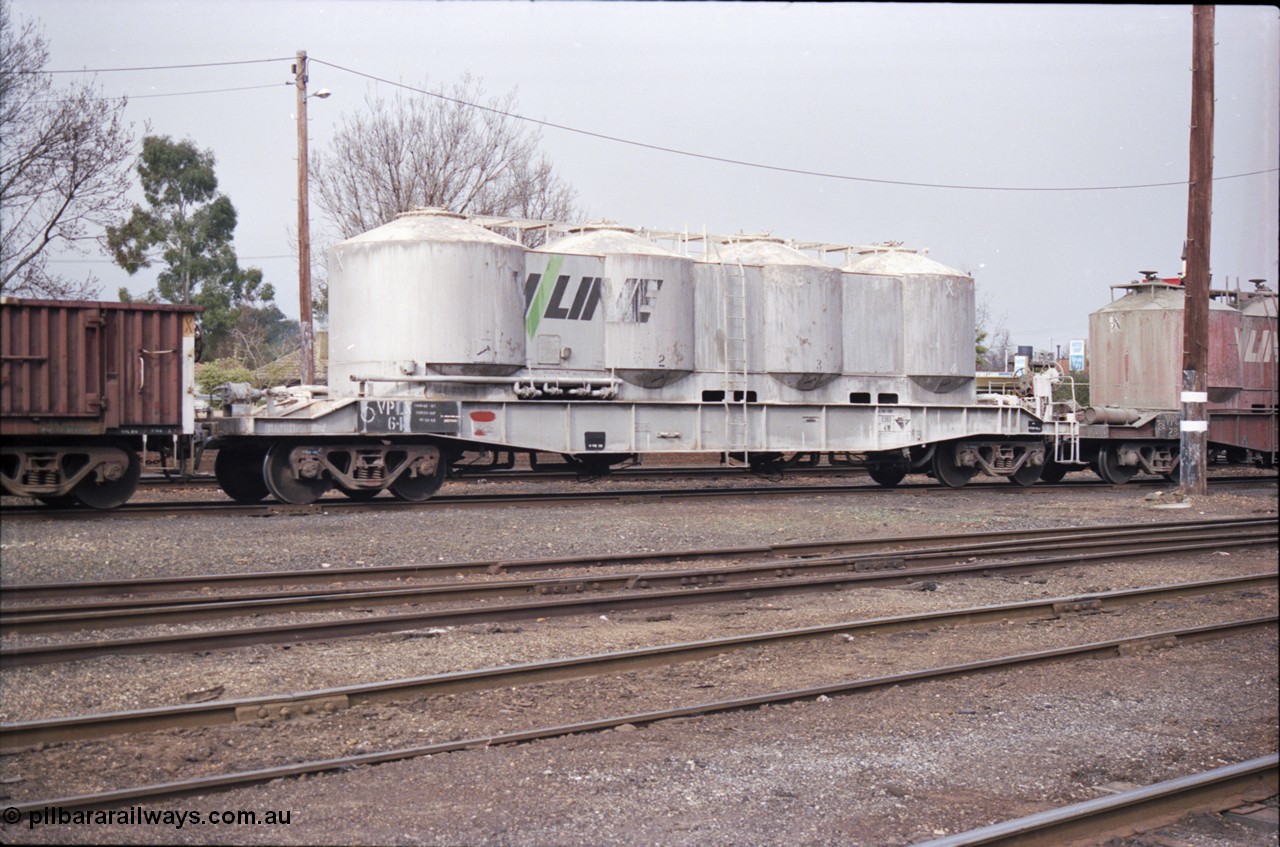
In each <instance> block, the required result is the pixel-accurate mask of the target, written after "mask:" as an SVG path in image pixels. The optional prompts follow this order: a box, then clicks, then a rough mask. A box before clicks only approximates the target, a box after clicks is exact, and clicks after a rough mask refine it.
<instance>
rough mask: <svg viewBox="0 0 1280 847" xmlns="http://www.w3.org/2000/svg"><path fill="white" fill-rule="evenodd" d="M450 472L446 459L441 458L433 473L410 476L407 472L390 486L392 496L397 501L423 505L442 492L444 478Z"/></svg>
mask: <svg viewBox="0 0 1280 847" xmlns="http://www.w3.org/2000/svg"><path fill="white" fill-rule="evenodd" d="M448 470H449V466H448V465H447V464H445V460H444V457H443V456H441V457H440V459H439V461H437V462H436V469H435V471H434V472H433V473H430V474H418V475H417V476H410V475H409V473H408V472H407V471H406V472H405V473H402V474H400V476H398V477H396V479H395V482H392V483H391V486H390V488H391V494H392V496H394V497H395V498H396V499H397V500H408V501H410V502H413V503H421V502H422V501H423V500H426V499H427V498H428V497H430V496H431V495H432V494H435V493H436V492H437V491H439V490H440V486H442V485H444V476H445V473H446V472H447V471H448Z"/></svg>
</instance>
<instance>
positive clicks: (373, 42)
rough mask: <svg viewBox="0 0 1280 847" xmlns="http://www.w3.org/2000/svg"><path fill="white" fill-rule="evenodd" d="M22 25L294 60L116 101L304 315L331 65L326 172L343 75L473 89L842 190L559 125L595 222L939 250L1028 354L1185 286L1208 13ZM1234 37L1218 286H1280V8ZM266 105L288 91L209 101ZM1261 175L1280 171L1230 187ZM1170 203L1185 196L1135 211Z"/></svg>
mask: <svg viewBox="0 0 1280 847" xmlns="http://www.w3.org/2000/svg"><path fill="white" fill-rule="evenodd" d="M13 11H14V13H15V17H17V18H19V19H25V18H29V17H35V18H38V19H39V20H40V21H41V23H42V24H43V28H44V32H45V35H46V36H47V38H48V39H49V42H50V47H51V52H52V58H51V62H50V65H49V68H50V69H51V70H66V69H109V68H156V67H157V66H166V65H189V64H199V63H222V62H248V61H252V60H259V59H276V60H278V61H275V62H267V63H254V64H236V65H222V66H216V67H206V68H190V69H168V70H163V69H162V70H138V71H119V72H105V71H104V72H100V73H97V74H96V80H97V82H98V84H99V85H100V86H101V87H102V89H103V90H104V91H105V92H106V93H108V94H112V95H117V94H127V95H129V97H130V102H129V106H128V112H127V114H128V117H129V119H130V120H132V121H134V122H135V124H136V125H137V127H138V128H139V130H141V128H142V126H143V124H144V122H149V123H150V126H151V131H152V132H154V133H156V134H163V135H169V136H172V137H174V138H177V139H185V138H189V139H192V140H193V141H194V142H195V143H196V144H197V145H198V146H200V147H201V148H206V149H210V150H212V151H213V153H214V155H215V156H216V157H217V174H218V178H219V181H220V187H221V189H222V190H223V191H224V192H225V193H226V194H227V195H228V196H229V197H230V198H231V199H232V201H233V202H234V204H235V206H236V208H237V210H238V211H239V215H240V218H239V220H240V224H239V228H238V230H237V235H236V245H237V249H238V252H239V254H240V255H241V256H242V257H244V258H243V260H242V264H245V265H253V266H258V267H261V268H263V270H264V271H265V273H266V278H267V280H268V281H269V282H271V283H273V284H274V285H275V287H276V290H277V292H278V294H277V300H278V301H279V303H280V306H281V308H282V309H284V311H285V312H286V313H288V314H290V315H291V316H295V317H296V315H297V313H298V311H297V293H296V292H297V270H296V264H295V261H296V260H295V259H294V258H293V256H294V253H295V240H294V239H295V229H296V199H297V198H296V176H295V157H296V124H295V118H294V95H293V90H292V88H291V87H290V85H289V84H288V83H290V82H291V75H290V65H291V63H292V57H293V56H294V54H295V53H296V52H297V51H298V50H306V51H307V52H308V55H309V56H310V58H311V59H312V60H313V65H312V69H311V90H312V91H315V90H317V89H319V88H328V89H330V90H331V91H332V92H333V94H334V96H333V97H332V98H330V99H328V100H323V101H319V100H313V101H312V103H311V105H310V108H309V113H310V129H311V143H312V149H313V150H317V149H323V148H324V147H325V145H326V143H327V141H328V139H329V137H330V133H331V127H332V126H333V123H334V121H335V119H336V118H337V117H338V116H339V115H340V114H341V113H343V112H344V111H353V110H358V109H360V108H361V107H362V104H363V102H364V98H365V95H366V93H367V91H368V90H369V86H370V85H371V83H369V82H368V80H367V79H365V78H362V77H360V76H357V75H354V74H351V73H348V72H347V71H345V70H341V69H339V68H348V69H352V70H355V71H358V72H360V73H362V74H369V75H372V76H376V77H381V78H383V79H388V80H395V81H400V82H404V83H408V84H411V85H415V86H419V87H423V83H424V82H425V83H426V86H425V87H429V88H433V89H434V88H435V87H436V86H437V85H440V84H445V85H451V84H452V83H453V82H454V81H456V80H457V79H459V78H460V77H461V76H462V75H463V74H465V73H468V72H469V73H471V74H472V75H474V76H477V77H479V78H480V79H481V80H482V81H483V84H484V86H485V88H486V89H487V91H488V92H490V93H491V94H501V93H505V92H507V91H509V90H511V89H513V88H515V89H517V97H518V103H519V106H518V110H519V112H520V113H521V114H522V115H525V116H527V117H530V118H534V119H538V120H543V121H548V122H551V123H556V124H562V125H566V126H570V127H574V128H577V129H582V130H587V131H590V132H594V133H600V134H605V135H610V136H616V137H619V138H624V139H629V140H632V141H636V142H642V143H646V144H652V145H658V146H663V147H671V148H677V149H679V150H684V151H690V152H694V153H699V154H703V155H705V156H715V157H723V158H728V159H737V160H742V161H747V162H753V163H759V164H765V165H771V166H775V167H778V168H788V169H794V170H801V171H813V172H819V173H823V174H828V175H837V176H808V175H802V174H796V173H783V172H779V171H773V170H766V169H759V168H751V167H745V166H742V165H733V164H725V163H718V162H713V161H708V160H706V159H700V158H693V157H688V156H681V155H675V154H672V153H663V152H658V151H654V150H649V149H644V148H642V147H639V146H633V145H627V144H622V143H618V142H611V141H605V140H601V139H599V138H593V137H590V136H587V135H583V134H579V133H573V132H567V131H564V130H560V129H551V128H547V129H543V130H542V135H543V147H544V150H545V152H546V153H547V155H548V156H549V157H550V158H551V159H552V161H553V162H554V163H555V164H556V166H557V168H558V169H559V172H560V174H561V176H562V177H563V178H564V179H565V180H567V181H568V182H569V183H571V184H572V185H573V186H574V187H575V188H576V189H577V192H578V202H579V205H580V206H581V207H582V208H584V209H585V210H586V211H587V212H588V213H589V214H590V216H592V217H594V218H608V219H612V220H617V221H620V222H623V223H626V224H629V225H633V226H647V227H654V228H671V229H679V228H684V227H688V228H690V229H691V230H699V231H700V230H702V229H704V228H705V229H707V230H708V231H711V232H739V231H749V232H750V231H770V232H772V233H773V234H775V235H777V236H781V237H786V238H796V239H801V240H814V241H834V242H843V243H867V242H873V241H884V240H899V241H903V242H905V243H906V244H907V245H909V246H913V247H919V248H928V249H929V255H930V256H931V257H932V258H934V259H936V260H938V261H940V262H943V263H944V264H948V265H951V266H953V267H957V268H961V269H964V270H967V271H969V272H970V273H972V274H973V275H974V277H975V279H976V280H977V286H978V294H979V298H980V300H982V299H985V300H988V301H989V303H990V307H991V311H992V314H993V316H994V317H995V318H997V319H1003V322H1004V323H1005V324H1006V325H1007V327H1008V328H1009V330H1010V331H1011V333H1012V335H1013V338H1014V341H1015V343H1024V344H1035V345H1037V346H1038V347H1041V348H1046V349H1051V347H1050V345H1051V344H1053V345H1062V347H1063V348H1064V350H1065V347H1066V342H1067V341H1068V340H1069V339H1071V338H1083V337H1085V333H1086V331H1087V326H1088V317H1087V316H1088V314H1089V312H1091V311H1093V310H1095V309H1097V308H1099V307H1100V306H1102V305H1104V304H1106V303H1107V302H1109V300H1110V297H1111V294H1110V291H1109V288H1108V286H1110V285H1112V284H1117V283H1123V282H1126V281H1129V280H1131V279H1133V278H1135V277H1136V276H1137V275H1138V271H1139V270H1140V269H1153V270H1158V271H1160V272H1161V273H1162V274H1163V275H1167V276H1171V275H1173V274H1175V273H1176V272H1177V271H1178V270H1179V268H1180V253H1181V249H1182V243H1183V239H1184V237H1185V234H1186V204H1187V189H1186V186H1185V181H1186V179H1187V171H1188V144H1189V123H1190V108H1191V70H1190V69H1191V7H1190V6H1105V5H1102V6H1090V5H1063V6H1054V5H1026V6H1021V5H983V4H972V5H967V4H893V3H884V4H881V3H866V4H864V3H848V4H836V3H833V4H805V3H800V4H770V3H747V4H738V3H696V4H695V3H663V2H655V3H622V2H618V3H604V2H582V3H542V2H536V3H529V2H511V3H505V2H491V3H479V2H460V3H432V2H409V0H404V2H354V0H335V2H301V0H251V2H236V1H234V0H232V2H227V0H218V2H214V0H203V1H202V0H186V2H178V0H13ZM1216 41H1217V52H1216V101H1217V102H1216V125H1215V128H1216V133H1215V136H1216V141H1215V162H1214V175H1215V177H1216V178H1217V179H1216V182H1215V185H1214V190H1213V210H1214V214H1213V237H1212V270H1213V274H1214V282H1215V285H1221V284H1223V283H1224V281H1225V280H1227V279H1229V280H1230V281H1231V283H1232V285H1233V286H1234V282H1235V280H1236V278H1237V277H1238V278H1239V279H1240V280H1242V284H1243V285H1245V286H1246V287H1247V286H1248V283H1247V280H1248V279H1249V278H1251V277H1264V278H1266V279H1268V280H1270V283H1271V286H1272V287H1273V288H1275V287H1276V281H1277V277H1278V276H1280V268H1278V263H1277V242H1278V240H1280V239H1278V233H1277V217H1278V212H1277V210H1278V208H1280V189H1278V186H1280V175H1278V174H1277V172H1276V169H1277V168H1280V11H1278V10H1277V9H1276V8H1275V7H1273V6H1219V7H1218V8H1217V26H1216ZM321 62H323V63H328V64H321ZM329 65H336V66H339V68H335V67H330V66H329ZM60 78H64V77H62V76H61V75H60ZM251 86H265V87H262V88H250V89H249V90H240V91H222V92H218V93H192V92H207V91H210V90H212V89H228V88H248V87H251ZM381 93H384V94H386V95H388V96H390V95H391V94H393V93H394V91H393V90H392V89H391V88H390V87H388V86H382V92H381ZM1257 171H1268V172H1267V173H1265V174H1261V175H1253V176H1239V177H1235V178H1228V177H1233V176H1234V175H1237V174H1247V173H1252V172H1257ZM837 177H848V178H837ZM877 180H879V181H884V182H877ZM893 182H896V183H917V184H920V185H902V184H889V183H893ZM1153 183H1174V185H1171V186H1164V187H1149V188H1126V186H1136V185H1150V184H1153ZM925 184H927V185H925ZM930 186H964V187H930ZM1002 189H1003V190H1002ZM1013 189H1019V190H1013ZM1022 189H1090V190H1022ZM312 208H313V213H316V214H318V211H317V210H316V209H315V203H314V198H313V203H312ZM322 223H323V222H322V221H319V220H317V221H315V223H313V228H315V229H316V230H317V232H319V230H320V227H321V225H322ZM322 246H323V241H322V239H321V238H319V237H317V247H322ZM90 258H92V257H90ZM57 268H58V269H59V270H61V271H64V272H67V273H70V274H79V273H80V272H82V271H87V270H88V269H90V268H92V269H93V270H94V271H95V272H96V273H97V275H98V276H99V278H100V279H101V281H102V283H103V293H104V295H106V296H107V297H108V298H113V297H114V292H115V290H116V288H117V287H118V286H120V285H123V284H128V285H129V286H130V288H131V289H133V290H136V291H142V290H145V289H146V288H148V287H150V284H151V282H150V280H148V279H145V278H137V279H134V280H129V279H128V277H127V276H126V275H125V274H124V272H123V271H120V270H119V269H116V268H114V267H113V266H112V265H111V264H110V263H109V262H107V261H105V260H104V261H102V262H101V263H100V264H94V265H86V264H62V265H58V266H57Z"/></svg>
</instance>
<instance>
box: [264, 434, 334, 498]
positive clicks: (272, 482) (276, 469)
mask: <svg viewBox="0 0 1280 847" xmlns="http://www.w3.org/2000/svg"><path fill="white" fill-rule="evenodd" d="M306 449H307V448H306V447H305V446H303V445H300V444H294V443H290V442H288V441H282V442H280V443H278V444H276V445H275V446H273V447H272V448H271V449H270V450H268V451H267V457H266V458H265V459H264V460H263V462H262V475H263V477H264V478H265V479H266V482H267V488H268V489H270V490H271V493H272V494H274V495H275V497H276V499H277V500H279V501H281V502H283V503H292V504H294V505H295V506H305V505H307V504H308V503H314V502H316V501H317V500H319V499H320V498H321V497H322V496H324V493H325V492H326V491H328V490H329V488H330V487H331V486H332V484H333V483H332V482H331V481H330V480H328V479H325V478H323V477H321V476H319V475H317V476H314V477H306V476H297V477H295V476H294V474H293V467H292V464H293V463H292V461H291V458H290V457H291V456H292V455H293V453H294V451H295V450H302V451H304V456H305V451H306ZM317 470H318V468H317Z"/></svg>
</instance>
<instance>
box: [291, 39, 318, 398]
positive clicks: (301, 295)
mask: <svg viewBox="0 0 1280 847" xmlns="http://www.w3.org/2000/svg"><path fill="white" fill-rule="evenodd" d="M293 73H294V87H295V88H297V90H298V110H297V111H298V313H299V314H298V322H299V323H300V324H302V384H303V385H314V384H315V355H314V352H313V347H314V340H315V339H314V337H313V330H312V326H311V212H310V208H309V204H308V198H307V51H305V50H299V51H298V58H297V62H296V63H295V64H294V66H293Z"/></svg>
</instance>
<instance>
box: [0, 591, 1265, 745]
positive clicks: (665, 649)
mask: <svg viewBox="0 0 1280 847" xmlns="http://www.w3.org/2000/svg"><path fill="white" fill-rule="evenodd" d="M1276 584H1277V574H1276V573H1275V572H1274V571H1273V572H1269V573H1259V574H1248V575H1243V576H1234V577H1225V578H1218V579H1209V580H1200V581H1197V582H1190V583H1181V584H1175V585H1163V586H1154V587H1147V588H1138V589H1126V590H1117V591H1108V592H1102V593H1097V594H1091V595H1088V596H1074V597H1055V598H1048V599H1040V600H1033V601H1027V602H1019V603H1002V604H997V605H990V606H978V607H969V608H963V609H954V610H946V611H938V612H928V613H921V614H910V615H896V616H892V617H884V618H876V619H871V620H860V621H847V622H843V623H837V624H828V625H822V626H810V627H803V628H797V629H790V630H779V631H770V632H759V633H753V634H749V635H741V636H733V637H724V638H715V639H708V640H703V641H697V642H687V643H681V644H671V645H665V646H660V647H647V648H639V649H635V650H626V651H620V652H614V653H605V654H599V655H594V656H580V657H575V658H571V659H558V660H553V661H546V662H533V663H526V664H521V665H513V666H507V667H499V668H488V669H482V670H475V671H463V672H455V673H442V674H433V675H430V676H423V677H417V678H412V679H398V680H391V681H387V682H381V683H368V684H361V685H349V686H342V687H335V688H327V689H319V690H311V691H303V692H296V693H292V694H287V695H279V694H277V695H271V696H266V697H257V698H249V699H238V700H227V701H216V702H210V703H196V704H184V705H180V706H171V707H168V708H158V709H143V710H135V711H126V712H115V713H108V714H95V715H83V716H76V717H71V718H65V719H54V720H37V721H24V722H19V723H8V724H2V725H0V747H2V748H3V749H6V750H12V749H15V748H21V747H28V746H32V745H37V744H52V743H58V742H62V741H72V740H84V739H91V738H100V737H104V736H107V735H116V734H121V733H128V732H154V731H159V730H162V729H175V728H192V727H199V726H217V725H225V724H234V723H238V722H243V721H246V720H250V721H251V720H261V719H278V718H284V719H287V718H289V717H292V716H301V715H305V714H323V713H332V712H334V711H337V710H339V709H345V708H349V707H352V706H356V705H360V704H364V703H374V702H382V701H387V700H402V699H407V698H412V697H423V696H443V695H447V694H455V693H461V692H467V691H478V690H492V689H501V688H506V687H509V686H515V685H527V684H532V683H538V682H552V681H560V680H565V679H578V678H583V677H590V676H599V675H602V674H619V673H627V672H631V671H635V670H639V669H644V668H652V667H661V666H665V665H671V664H675V663H679V662H689V661H694V660H698V659H704V658H707V657H708V656H715V655H720V654H724V653H728V652H733V651H741V650H747V649H751V648H756V647H767V646H774V645H779V644H786V643H794V642H799V641H810V640H815V639H822V638H831V637H833V636H840V635H845V636H857V637H868V636H882V635H888V634H892V633H896V632H903V631H919V630H928V629H933V628H937V627H954V626H961V625H972V624H980V623H987V622H991V621H1012V620H1025V619H1034V618H1044V619H1047V618H1054V617H1058V616H1062V615H1071V614H1104V613H1108V612H1114V611H1116V610H1118V609H1122V608H1126V607H1129V606H1134V605H1138V604H1144V603H1153V602H1170V601H1173V600H1177V599H1185V598H1190V597H1203V596H1208V595H1212V594H1221V593H1229V592H1240V591H1254V590H1258V589H1262V588H1274V587H1275V586H1276Z"/></svg>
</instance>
